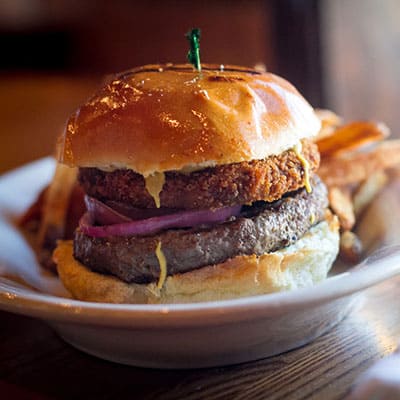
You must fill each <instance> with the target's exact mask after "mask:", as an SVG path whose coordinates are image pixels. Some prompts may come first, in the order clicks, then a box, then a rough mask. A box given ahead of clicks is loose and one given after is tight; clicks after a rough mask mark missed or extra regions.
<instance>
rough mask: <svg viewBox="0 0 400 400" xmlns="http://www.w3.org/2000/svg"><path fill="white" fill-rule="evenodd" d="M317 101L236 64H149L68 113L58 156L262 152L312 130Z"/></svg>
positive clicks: (139, 157) (175, 165)
mask: <svg viewBox="0 0 400 400" xmlns="http://www.w3.org/2000/svg"><path fill="white" fill-rule="evenodd" d="M319 128H320V122H319V119H318V118H317V117H316V115H315V114H314V110H313V108H312V107H311V106H310V105H309V104H308V103H307V102H306V100H304V98H303V97H302V96H301V95H300V94H299V92H298V91H297V90H296V89H295V88H294V87H293V86H292V85H291V84H290V83H288V82H287V81H285V80H284V79H282V78H280V77H278V76H276V75H273V74H271V73H260V72H258V71H256V70H253V69H245V68H241V67H235V66H215V65H204V64H202V71H201V73H199V72H198V71H197V70H194V69H193V67H192V66H191V65H172V64H166V65H147V66H144V67H140V68H136V69H133V70H131V71H127V72H125V73H122V74H119V75H116V76H115V77H114V79H113V80H111V81H110V82H109V83H108V84H107V85H106V86H104V87H103V88H101V89H100V90H99V91H98V92H97V93H95V95H94V96H93V97H92V98H91V99H90V100H89V101H88V102H87V103H86V104H84V105H83V106H82V107H81V108H80V109H79V110H77V111H76V112H75V113H74V114H73V115H72V116H71V118H70V119H69V121H68V123H67V127H66V130H65V132H64V134H63V136H62V137H61V139H60V141H59V147H58V154H59V157H58V158H59V161H60V162H63V163H65V164H67V165H70V166H77V167H96V168H100V169H103V170H113V169H118V168H129V169H132V170H134V171H136V172H138V173H140V174H142V175H144V176H145V177H146V176H148V175H151V174H152V173H154V172H164V171H170V170H182V169H183V170H185V169H186V170H193V169H200V168H203V167H206V166H214V165H218V164H230V163H235V162H242V161H250V160H254V159H263V158H266V157H268V156H270V155H273V154H279V153H281V152H283V151H285V150H287V149H289V148H290V147H293V146H294V145H295V144H296V143H298V142H299V140H300V139H303V138H308V137H312V136H314V135H316V134H317V132H318V131H319Z"/></svg>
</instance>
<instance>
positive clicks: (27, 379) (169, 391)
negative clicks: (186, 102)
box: [0, 277, 400, 400]
mask: <svg viewBox="0 0 400 400" xmlns="http://www.w3.org/2000/svg"><path fill="white" fill-rule="evenodd" d="M399 293H400V277H398V278H395V279H392V280H389V281H387V282H385V283H383V284H380V285H378V286H376V287H374V288H371V289H369V290H367V291H366V292H365V295H364V301H363V303H362V306H361V307H360V308H359V309H358V310H356V311H354V312H353V313H352V314H351V315H349V316H348V317H347V318H346V319H345V320H344V321H342V322H341V323H340V324H339V325H337V326H336V327H335V328H333V329H332V330H331V331H330V332H328V333H326V334H325V335H323V336H322V337H320V338H318V339H317V340H315V341H314V342H312V343H311V344H309V345H307V346H304V347H302V348H299V349H297V350H294V351H290V352H288V353H285V354H282V355H279V356H275V357H272V358H268V359H264V360H259V361H256V362H251V363H246V364H241V365H236V366H229V367H223V368H212V369H202V370H186V371H185V370H178V371H171V370H170V371H168V370H167V371H162V370H150V369H141V368H135V367H129V366H124V365H118V364H113V363H111V362H107V361H103V360H100V359H97V358H94V357H92V356H89V355H86V354H84V353H82V352H80V351H78V350H76V349H74V348H73V347H71V346H69V345H68V344H66V343H64V342H63V341H62V339H60V338H59V337H58V336H57V335H56V334H55V333H54V331H53V330H52V329H51V328H50V327H49V326H47V325H46V323H44V322H42V321H38V320H34V319H31V318H26V317H22V316H17V315H13V314H9V313H5V312H0V327H1V329H0V398H2V399H24V398H27V399H30V398H32V399H47V398H56V399H76V398H85V399H92V398H95V399H120V398H132V399H133V398H134V399H289V400H290V399H323V400H330V399H342V398H344V397H345V395H346V394H347V393H348V392H349V390H350V388H351V385H352V384H353V383H354V381H355V379H356V378H357V377H358V376H359V375H360V373H362V372H363V371H364V370H365V369H367V368H368V367H369V366H370V365H372V364H373V363H374V362H375V361H376V360H378V359H380V358H381V357H384V356H386V355H388V354H390V353H392V352H393V351H394V350H395V349H396V347H397V343H398V340H399V338H400V296H399Z"/></svg>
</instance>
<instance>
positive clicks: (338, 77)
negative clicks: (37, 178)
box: [0, 0, 400, 173]
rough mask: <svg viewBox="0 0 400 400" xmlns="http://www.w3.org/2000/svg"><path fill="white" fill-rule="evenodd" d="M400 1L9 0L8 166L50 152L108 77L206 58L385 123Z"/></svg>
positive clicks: (4, 147)
mask: <svg viewBox="0 0 400 400" xmlns="http://www.w3.org/2000/svg"><path fill="white" fill-rule="evenodd" d="M399 22H400V2H399V1H398V0H384V1H381V0H320V1H318V0H270V1H268V0H264V1H261V0H248V1H240V0H236V1H233V0H231V1H228V0H214V1H205V0H203V1H177V0H175V1H172V0H164V1H161V0H147V1H143V2H139V1H129V0H113V1H107V0H1V1H0V49H1V56H0V173H1V172H4V171H6V170H9V169H11V168H14V167H16V166H18V165H21V164H23V163H25V162H28V161H30V160H33V159H36V158H39V157H42V156H44V155H47V154H51V153H52V151H53V148H54V142H55V138H56V136H57V134H58V133H59V132H60V131H61V130H62V128H63V124H64V122H65V120H66V118H67V116H68V114H69V113H70V112H72V111H73V110H74V109H75V108H76V107H77V106H78V105H79V103H80V102H82V101H83V100H84V99H85V98H86V97H87V96H88V95H89V94H90V92H91V91H92V90H93V89H94V88H95V87H96V86H97V85H98V84H99V83H100V82H101V79H102V76H104V74H108V73H111V72H115V71H120V70H124V69H127V68H130V67H132V66H136V65H141V64H146V63H157V62H169V61H170V62H185V61H186V53H187V49H188V45H187V41H186V39H185V37H184V33H185V32H186V31H187V30H188V29H189V28H191V27H200V28H201V29H202V39H201V60H202V62H213V63H214V62H215V63H223V64H242V65H247V66H254V65H255V64H256V63H262V64H265V65H266V67H267V69H268V70H269V71H272V72H276V73H278V74H280V75H283V76H285V77H286V78H287V79H289V80H290V81H292V82H293V83H294V84H295V85H296V86H297V87H298V89H299V90H300V91H301V92H302V93H303V94H304V95H305V97H306V98H307V99H308V100H309V101H310V102H311V103H312V104H313V105H314V106H316V107H328V108H331V109H333V110H335V111H336V112H338V113H339V114H340V115H343V116H344V117H345V118H346V119H348V120H349V119H378V120H383V121H385V122H386V123H387V124H388V125H389V126H390V127H391V128H392V131H393V133H394V135H396V133H398V132H400V121H399V119H398V117H397V114H398V111H397V108H398V102H399V100H400V96H399V94H398V93H399V91H398V87H400V74H399V73H398V71H399V70H400V58H399V56H398V54H399V51H400V23H399Z"/></svg>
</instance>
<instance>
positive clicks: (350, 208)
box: [315, 110, 400, 263]
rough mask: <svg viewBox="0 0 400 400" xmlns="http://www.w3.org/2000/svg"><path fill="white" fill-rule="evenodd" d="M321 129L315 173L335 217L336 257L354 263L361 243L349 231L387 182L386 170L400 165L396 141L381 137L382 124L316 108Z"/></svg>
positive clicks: (384, 131) (385, 135) (385, 133)
mask: <svg viewBox="0 0 400 400" xmlns="http://www.w3.org/2000/svg"><path fill="white" fill-rule="evenodd" d="M317 115H318V116H319V118H320V120H321V123H322V128H321V131H320V133H319V134H318V136H317V137H316V139H315V141H316V143H317V145H318V148H319V151H320V154H321V166H320V169H319V171H318V175H319V176H320V177H321V178H322V179H323V181H324V182H325V184H326V185H327V187H328V192H329V202H330V207H331V209H332V210H333V212H334V213H335V214H336V215H337V216H338V218H339V223H340V228H341V239H340V256H341V257H342V258H343V259H344V260H345V261H349V262H351V263H355V262H358V261H359V260H360V258H361V255H362V244H361V242H360V240H359V239H358V237H357V236H356V235H355V234H354V233H353V232H352V229H354V227H355V226H356V224H357V221H358V219H359V218H360V217H361V215H362V213H363V212H364V210H365V209H366V208H367V206H368V205H369V204H370V202H371V201H372V200H373V199H374V197H375V196H376V195H377V194H378V193H379V192H380V191H381V190H382V188H383V187H384V186H385V185H386V183H387V181H388V174H387V170H388V169H390V168H392V167H395V166H397V165H399V164H400V140H385V139H387V138H388V137H389V135H390V131H389V129H388V127H387V126H386V125H384V124H382V123H376V122H363V121H356V122H351V123H347V124H343V122H342V119H341V118H340V117H338V116H337V115H336V114H334V113H333V112H331V111H328V110H317Z"/></svg>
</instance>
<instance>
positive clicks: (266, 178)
mask: <svg viewBox="0 0 400 400" xmlns="http://www.w3.org/2000/svg"><path fill="white" fill-rule="evenodd" d="M302 147H303V150H302V154H303V156H304V158H305V159H306V160H307V161H308V162H309V164H310V171H314V170H316V169H317V167H318V165H319V153H318V149H317V146H316V145H315V144H314V143H311V142H310V141H307V140H303V141H302ZM79 181H80V183H81V185H82V187H83V189H84V191H85V192H86V193H87V194H88V195H89V196H91V197H95V198H97V199H99V200H101V201H103V202H109V201H116V202H120V203H124V204H126V205H129V206H132V207H138V208H154V207H155V204H154V200H153V198H152V197H151V196H150V195H149V193H148V192H147V190H146V187H145V181H144V178H143V176H142V175H140V174H137V173H135V172H134V171H132V170H129V169H119V170H115V171H112V172H105V171H101V170H99V169H97V168H80V170H79ZM303 186H304V166H303V164H302V163H301V161H300V160H299V158H298V156H297V155H296V153H295V152H294V151H293V150H287V151H285V152H283V153H282V154H279V155H277V156H271V157H268V158H266V159H264V160H254V161H251V162H241V163H235V164H227V165H220V166H216V167H213V168H205V169H202V170H200V171H196V172H192V173H190V174H184V173H178V172H172V171H171V172H166V173H165V183H164V186H163V189H162V191H161V193H160V200H161V207H167V208H175V209H199V208H201V209H206V208H220V207H225V206H232V205H237V204H251V203H253V202H254V201H258V200H264V201H267V202H272V201H275V200H278V199H280V198H281V197H282V196H283V195H284V194H285V193H287V192H292V191H295V190H297V189H299V188H301V187H303Z"/></svg>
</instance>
